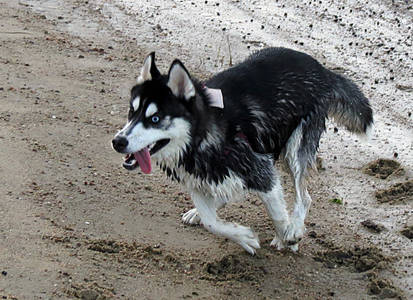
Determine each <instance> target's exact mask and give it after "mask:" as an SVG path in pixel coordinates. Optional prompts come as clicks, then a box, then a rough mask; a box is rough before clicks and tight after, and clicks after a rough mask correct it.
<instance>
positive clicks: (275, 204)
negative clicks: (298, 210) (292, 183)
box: [258, 167, 289, 250]
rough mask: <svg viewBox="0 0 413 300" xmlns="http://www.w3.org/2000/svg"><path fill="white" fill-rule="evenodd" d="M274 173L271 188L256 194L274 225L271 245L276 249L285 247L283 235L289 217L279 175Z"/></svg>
mask: <svg viewBox="0 0 413 300" xmlns="http://www.w3.org/2000/svg"><path fill="white" fill-rule="evenodd" d="M274 168H275V167H274ZM274 173H275V174H276V176H275V180H274V183H273V186H272V188H271V190H270V191H268V192H259V193H258V196H259V197H260V198H261V200H262V202H263V203H264V205H265V208H266V210H267V212H268V214H269V215H270V217H271V219H272V221H273V223H274V226H275V232H276V234H275V237H274V239H273V240H272V242H271V246H273V247H276V248H277V249H278V250H282V249H283V248H284V247H285V244H284V241H283V239H284V238H283V237H284V233H285V232H286V230H287V226H288V224H289V217H288V212H287V207H286V203H285V201H284V195H283V190H282V186H281V182H280V177H279V175H278V174H277V172H275V171H274Z"/></svg>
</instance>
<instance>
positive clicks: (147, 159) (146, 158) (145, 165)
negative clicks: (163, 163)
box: [133, 147, 152, 174]
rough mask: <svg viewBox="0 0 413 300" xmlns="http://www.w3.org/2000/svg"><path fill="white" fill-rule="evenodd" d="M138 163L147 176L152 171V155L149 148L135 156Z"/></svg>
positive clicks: (136, 153)
mask: <svg viewBox="0 0 413 300" xmlns="http://www.w3.org/2000/svg"><path fill="white" fill-rule="evenodd" d="M133 155H134V156H135V159H136V160H137V161H138V163H139V166H140V167H141V170H142V172H143V173H145V174H149V173H150V172H151V171H152V167H151V155H150V154H149V149H148V147H145V148H143V149H142V150H141V151H138V152H135V153H134V154H133Z"/></svg>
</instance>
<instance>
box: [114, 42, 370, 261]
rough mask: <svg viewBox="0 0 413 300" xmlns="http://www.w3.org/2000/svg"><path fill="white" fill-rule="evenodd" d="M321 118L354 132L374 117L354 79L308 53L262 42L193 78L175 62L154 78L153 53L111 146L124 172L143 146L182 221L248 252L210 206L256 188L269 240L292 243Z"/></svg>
mask: <svg viewBox="0 0 413 300" xmlns="http://www.w3.org/2000/svg"><path fill="white" fill-rule="evenodd" d="M205 86H207V87H208V88H214V89H220V90H221V91H222V94H223V97H224V108H223V109H220V108H216V107H213V106H212V105H211V102H212V101H211V99H209V98H208V96H207V93H206V92H205ZM328 117H333V118H334V120H335V121H336V122H337V123H338V124H340V125H343V126H345V127H346V128H347V129H348V130H350V131H352V132H355V133H358V134H365V133H366V132H367V130H368V129H369V128H370V127H371V126H372V124H373V115H372V110H371V108H370V104H369V101H368V100H367V99H366V97H365V96H364V95H363V94H362V92H361V91H360V90H359V89H358V88H357V86H356V85H355V84H354V83H353V82H351V81H350V80H348V79H346V78H344V77H343V76H341V75H338V74H335V73H333V72H331V71H329V70H327V69H325V68H324V67H323V66H321V65H320V64H319V63H318V62H317V61H316V60H315V59H313V58H312V57H311V56H309V55H307V54H304V53H300V52H297V51H294V50H290V49H285V48H269V49H265V50H262V51H259V52H256V53H255V54H253V55H251V56H250V57H249V58H247V60H245V61H244V62H242V63H240V64H239V65H237V66H235V67H232V68H230V69H228V70H225V71H223V72H221V73H218V74H216V75H215V76H213V77H212V78H211V79H209V80H208V81H206V82H204V83H201V82H198V81H197V80H195V79H194V78H192V77H191V76H190V74H189V73H188V71H187V70H186V68H185V67H184V65H183V64H182V63H181V62H180V61H179V60H175V61H174V62H173V63H172V65H171V67H170V69H169V73H168V75H161V74H160V72H159V71H158V69H157V67H156V65H155V55H154V53H151V54H150V55H149V56H148V57H147V58H146V59H145V62H144V65H143V67H142V71H141V74H140V76H139V78H138V84H137V85H135V86H134V87H133V88H132V91H131V102H130V111H129V117H128V123H127V124H126V125H125V127H124V128H123V129H122V130H120V131H119V132H118V133H117V134H116V136H115V138H114V139H113V141H112V143H113V147H114V149H115V150H116V151H118V152H120V153H125V154H127V159H126V162H125V164H124V165H125V167H127V168H128V169H133V168H135V167H137V165H138V163H137V162H136V160H135V159H134V156H133V154H134V153H138V152H139V151H142V150H141V149H143V148H145V147H147V146H149V148H148V149H150V150H149V151H150V154H151V159H152V160H153V161H156V162H157V163H158V164H159V165H160V167H161V168H162V169H163V170H164V171H165V172H166V174H167V175H168V176H169V177H172V178H173V179H176V180H177V181H179V182H180V183H181V184H182V185H183V186H184V187H186V189H187V190H188V192H189V193H190V195H191V197H192V200H193V203H194V205H195V208H194V209H191V210H189V211H188V212H187V213H185V214H184V215H183V217H182V220H183V222H184V223H187V224H198V223H202V224H203V226H204V227H205V228H206V229H207V230H209V231H211V232H213V233H215V234H217V235H221V236H224V237H226V238H228V239H231V240H233V241H234V242H236V243H238V244H239V245H241V246H242V247H243V248H244V249H245V250H246V251H248V252H249V253H251V254H254V253H255V251H256V249H257V248H259V247H260V244H259V241H258V237H257V235H256V234H255V233H254V232H253V231H252V230H251V228H248V227H244V226H241V225H238V224H235V223H229V222H225V221H223V220H221V219H220V218H219V217H217V210H218V209H219V208H222V207H223V206H225V204H227V203H229V202H231V201H235V200H239V199H241V198H242V197H243V194H244V193H245V192H247V191H250V192H256V193H257V194H258V196H259V197H260V198H261V199H262V201H263V203H264V205H265V208H266V210H267V212H268V214H269V216H270V217H271V219H272V220H273V222H274V225H275V237H274V240H273V241H272V243H271V245H273V246H275V247H277V248H278V249H282V248H284V247H286V246H287V247H290V248H291V249H292V250H297V249H298V242H299V241H300V240H301V239H302V237H303V234H304V231H305V227H304V220H305V217H306V215H307V212H308V210H309V207H310V203H311V198H310V195H309V193H308V192H307V188H306V183H305V177H306V175H307V169H308V168H309V167H311V166H313V164H314V162H315V155H316V152H317V149H318V146H319V140H320V137H321V134H322V133H323V131H324V130H325V122H326V119H327V118H328ZM278 159H281V160H283V161H284V162H285V163H286V165H287V166H288V169H289V170H290V173H291V176H292V179H293V182H294V185H295V192H296V196H295V207H294V211H293V212H292V215H291V216H289V215H288V213H287V209H286V203H285V201H284V198H283V190H282V187H281V183H280V174H279V172H278V171H277V169H276V168H275V166H274V162H275V161H276V160H278ZM145 162H147V161H146V160H145Z"/></svg>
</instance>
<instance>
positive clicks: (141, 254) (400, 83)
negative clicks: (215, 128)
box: [0, 0, 413, 299]
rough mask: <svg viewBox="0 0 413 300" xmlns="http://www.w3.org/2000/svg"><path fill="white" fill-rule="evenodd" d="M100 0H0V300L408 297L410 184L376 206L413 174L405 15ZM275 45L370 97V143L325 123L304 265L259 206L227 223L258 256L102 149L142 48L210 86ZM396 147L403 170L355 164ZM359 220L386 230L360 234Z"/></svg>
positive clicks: (412, 266) (243, 208) (359, 6)
mask: <svg viewBox="0 0 413 300" xmlns="http://www.w3.org/2000/svg"><path fill="white" fill-rule="evenodd" d="M105 2H106V1H100V0H92V1H88V2H86V1H74V0H67V1H60V0H53V1H20V2H19V3H16V1H11V0H10V1H5V0H1V1H0V17H1V20H2V22H1V24H0V66H1V68H0V103H1V105H0V124H1V125H0V176H1V180H2V181H1V182H2V184H1V185H0V193H1V195H3V197H1V198H0V271H3V273H2V275H0V295H1V296H3V297H6V298H7V297H10V298H13V297H16V298H18V299H33V298H39V299H43V298H46V299H47V298H59V299H60V298H73V297H80V298H83V299H103V298H104V297H107V298H130V299H170V298H206V299H210V298H211V299H212V298H214V299H217V298H219V299H239V298H244V299H252V298H268V299H277V298H278V299H293V298H296V299H317V298H318V299H326V298H337V299H366V298H367V299H368V298H374V297H381V298H383V297H390V296H398V295H399V296H400V292H399V288H400V289H401V290H403V293H404V295H405V297H407V298H408V297H413V291H412V288H411V287H412V286H413V282H412V278H413V258H412V256H411V254H412V253H413V246H412V242H411V240H409V239H408V238H407V237H405V236H403V235H402V234H401V233H400V231H401V230H403V229H404V228H405V227H406V226H409V225H412V224H411V222H413V217H412V215H413V210H412V203H413V202H412V201H413V199H412V196H411V194H409V192H411V190H409V189H408V188H407V190H406V192H405V193H404V194H403V195H404V199H403V197H401V200H397V199H396V200H394V199H393V200H392V204H389V203H381V202H379V201H378V199H376V197H375V196H374V193H375V191H376V190H379V189H389V188H390V187H391V186H392V185H393V184H395V183H399V182H406V181H407V180H409V179H410V180H411V178H412V168H413V149H412V147H413V146H412V145H413V135H412V129H413V125H412V121H411V119H412V117H411V112H412V111H413V104H412V103H413V99H412V98H413V96H412V92H413V82H412V77H411V74H412V73H413V63H412V58H413V53H412V52H411V45H412V8H411V7H410V6H409V5H408V4H407V5H406V4H405V2H397V1H396V5H391V1H388V3H387V2H385V1H371V2H369V5H366V4H363V3H362V2H358V1H346V2H345V4H344V5H343V4H337V3H336V2H337V1H334V2H332V1H316V2H314V1H311V2H310V1H309V2H308V3H306V4H300V5H298V6H297V5H296V4H291V3H290V2H289V1H259V3H258V1H257V2H255V3H254V2H247V3H244V2H240V1H214V2H211V1H208V2H207V3H205V1H194V2H193V4H192V3H191V2H182V3H180V2H179V3H176V2H175V1H159V2H157V1H134V2H130V1H118V2H115V1H110V2H108V3H105ZM276 45H281V46H287V47H292V48H295V49H298V50H303V51H306V52H308V53H311V54H312V55H314V56H315V57H316V58H317V59H319V60H320V61H321V62H323V63H324V64H326V65H327V66H328V67H330V68H334V69H336V70H337V71H338V72H341V73H345V74H346V75H348V76H349V77H351V78H353V79H354V80H355V81H357V82H358V83H359V85H360V86H361V87H362V89H363V91H364V92H365V93H366V95H368V96H369V98H371V99H372V103H373V107H374V110H375V113H376V133H375V134H374V135H373V137H372V140H371V141H370V142H369V143H364V142H360V141H359V138H357V137H351V136H349V135H348V134H347V133H345V132H344V131H342V130H341V129H340V130H339V131H338V132H337V133H335V132H334V130H333V128H334V125H332V124H330V125H329V129H328V131H327V133H326V135H325V136H324V138H323V141H322V145H321V149H320V156H321V157H322V159H323V164H324V169H325V170H321V171H320V174H319V175H316V176H315V177H313V178H312V179H311V194H312V195H313V198H314V205H313V207H312V210H311V212H310V216H309V218H308V222H307V226H308V236H307V237H306V239H305V240H304V241H303V242H302V245H301V249H300V253H299V254H292V253H289V252H286V253H279V252H276V251H275V250H274V249H271V248H270V247H269V242H270V240H271V238H272V235H273V230H272V225H271V222H270V220H269V219H268V218H267V216H266V214H265V212H264V209H263V207H262V205H261V203H260V202H259V201H257V200H256V199H255V198H254V197H249V198H248V201H247V202H245V203H242V204H237V205H233V206H231V207H228V208H227V209H226V210H225V212H224V213H223V214H224V215H225V217H226V218H227V219H229V220H233V221H236V222H239V223H243V224H249V225H251V226H252V227H253V228H254V229H255V230H256V231H257V232H258V233H259V235H260V239H261V241H262V246H263V248H262V249H261V250H260V251H259V252H258V255H257V256H256V257H250V256H249V255H247V254H246V253H244V252H243V251H242V250H241V249H239V247H237V246H236V245H233V244H232V243H230V242H228V241H223V240H221V239H219V238H216V237H214V236H211V235H210V234H208V233H207V232H205V231H204V230H203V229H201V228H199V227H187V226H184V225H182V224H181V223H180V214H182V213H183V212H185V211H186V210H187V209H189V208H190V207H191V201H190V199H189V198H188V196H187V195H186V194H185V193H182V192H181V191H180V189H179V187H178V186H177V185H175V184H174V183H171V182H169V181H168V180H166V179H164V176H163V175H162V174H161V173H160V172H155V173H154V174H153V175H150V176H143V175H142V174H138V173H128V172H126V171H125V170H122V169H120V168H119V164H120V159H121V158H120V157H119V156H118V155H116V153H113V151H112V150H111V149H110V145H109V141H110V139H111V137H112V135H113V133H114V132H115V131H116V129H117V128H119V127H120V126H121V125H122V123H123V121H124V118H125V114H126V108H127V95H128V90H127V89H128V87H129V86H130V85H131V84H132V83H133V80H134V77H135V76H136V74H137V72H138V68H139V67H140V64H141V61H142V59H143V57H144V56H145V55H146V54H147V53H148V52H150V51H152V50H156V51H157V54H158V58H159V65H160V67H161V68H162V69H163V70H166V69H167V68H168V64H169V63H170V62H171V60H172V59H173V58H175V57H179V58H180V59H181V60H182V61H184V62H185V63H186V64H187V66H188V69H189V70H190V71H192V72H193V73H194V74H197V75H198V76H200V77H206V76H207V75H208V74H209V73H211V72H214V71H217V70H220V69H222V68H225V67H227V66H228V65H229V64H230V63H231V62H233V63H236V62H237V61H240V60H242V59H243V58H244V57H245V56H246V55H247V54H248V53H250V52H251V51H253V50H256V49H259V48H261V47H264V46H276ZM228 46H230V47H228ZM409 113H410V114H409ZM396 154H397V158H396V160H397V161H399V162H400V163H401V165H402V167H404V172H399V173H397V174H393V175H391V176H389V177H388V178H387V179H380V178H378V177H373V176H369V175H366V174H364V173H363V172H362V171H361V167H362V166H363V165H365V164H367V163H368V162H370V161H372V160H375V159H377V158H389V159H395V156H396ZM286 179H287V178H286ZM287 183H288V182H287ZM392 191H393V192H394V190H392ZM287 194H288V195H289V196H291V190H290V188H288V189H287ZM403 195H402V196H403ZM396 196H397V195H396ZM333 198H338V199H341V200H343V202H344V205H339V204H336V203H333V202H331V201H330V200H331V199H333ZM367 219H371V220H373V223H375V224H381V225H383V226H384V227H385V229H384V230H383V231H382V232H380V233H374V232H371V231H369V230H367V229H366V228H365V227H364V226H362V225H361V224H360V222H361V221H364V220H367ZM393 285H394V286H395V287H392V286H393ZM374 294H378V295H374Z"/></svg>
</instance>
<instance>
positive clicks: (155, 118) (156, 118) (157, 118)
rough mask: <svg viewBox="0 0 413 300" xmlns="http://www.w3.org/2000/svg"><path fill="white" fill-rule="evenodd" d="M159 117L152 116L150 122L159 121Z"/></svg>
mask: <svg viewBox="0 0 413 300" xmlns="http://www.w3.org/2000/svg"><path fill="white" fill-rule="evenodd" d="M159 120H160V119H159V117H158V116H152V123H158V122H159Z"/></svg>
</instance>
